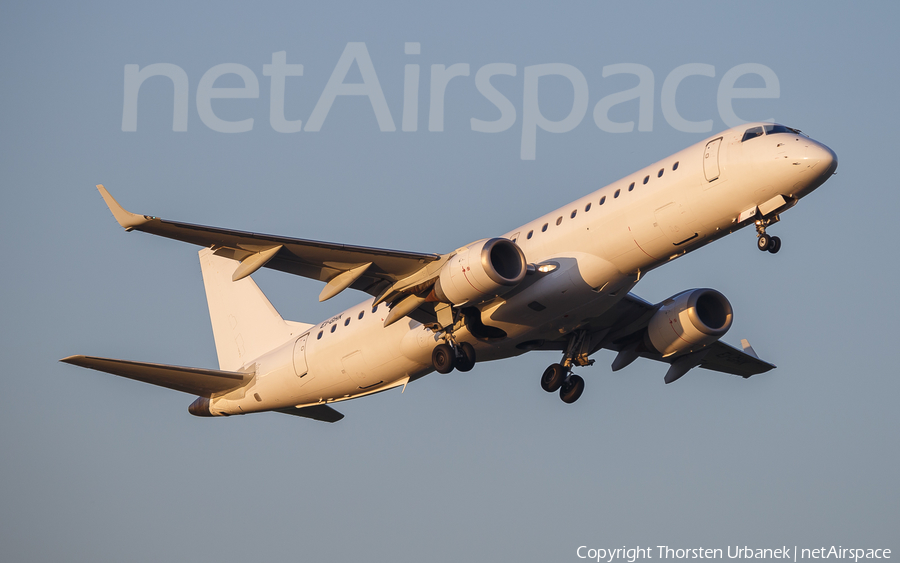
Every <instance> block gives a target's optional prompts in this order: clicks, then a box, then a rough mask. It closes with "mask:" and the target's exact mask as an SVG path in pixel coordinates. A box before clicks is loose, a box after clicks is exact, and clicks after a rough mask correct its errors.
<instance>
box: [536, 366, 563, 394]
mask: <svg viewBox="0 0 900 563" xmlns="http://www.w3.org/2000/svg"><path fill="white" fill-rule="evenodd" d="M565 378H566V368H564V367H562V366H561V365H559V364H553V365H552V366H550V367H548V368H547V369H545V370H544V375H542V376H541V388H542V389H543V390H544V391H546V392H548V393H553V392H554V391H556V390H557V389H559V388H560V386H561V385H562V384H563V380H564V379H565Z"/></svg>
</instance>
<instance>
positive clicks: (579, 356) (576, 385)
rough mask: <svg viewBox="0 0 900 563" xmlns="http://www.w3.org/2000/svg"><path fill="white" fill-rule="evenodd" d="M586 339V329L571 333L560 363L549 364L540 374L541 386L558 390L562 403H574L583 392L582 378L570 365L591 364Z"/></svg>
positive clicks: (549, 391) (550, 391) (592, 361)
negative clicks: (573, 371)
mask: <svg viewBox="0 0 900 563" xmlns="http://www.w3.org/2000/svg"><path fill="white" fill-rule="evenodd" d="M587 340H589V339H588V334H587V331H583V330H578V331H575V332H574V333H572V335H571V337H570V338H569V345H568V346H567V347H566V352H565V354H564V355H563V361H562V363H559V364H553V365H551V366H549V367H548V368H547V369H545V370H544V374H543V375H542V376H541V388H542V389H543V390H544V391H546V392H548V393H553V392H555V391H559V398H560V399H562V401H563V402H564V403H569V404H571V403H574V402H575V401H577V400H578V398H579V397H581V394H582V393H584V379H582V378H581V376H578V375H575V374H574V373H572V366H573V365H578V366H590V365H593V363H594V360H589V359H588V352H587V350H586V348H587V346H588V342H587Z"/></svg>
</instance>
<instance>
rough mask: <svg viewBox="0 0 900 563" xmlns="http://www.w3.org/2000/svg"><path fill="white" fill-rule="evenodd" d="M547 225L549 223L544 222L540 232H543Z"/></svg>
mask: <svg viewBox="0 0 900 563" xmlns="http://www.w3.org/2000/svg"><path fill="white" fill-rule="evenodd" d="M547 225H549V223H544V226H543V227H541V232H542V233H543V232H544V231H546V230H547Z"/></svg>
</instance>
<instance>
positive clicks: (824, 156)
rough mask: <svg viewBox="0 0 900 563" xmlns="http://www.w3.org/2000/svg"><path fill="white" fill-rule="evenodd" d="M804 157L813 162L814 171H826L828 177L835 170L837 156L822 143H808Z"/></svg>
mask: <svg viewBox="0 0 900 563" xmlns="http://www.w3.org/2000/svg"><path fill="white" fill-rule="evenodd" d="M806 157H807V158H808V159H809V160H811V161H813V162H815V165H814V166H815V168H816V170H823V171H826V173H827V174H829V175H830V174H833V173H834V171H835V170H837V162H838V160H837V155H836V154H835V153H834V151H833V150H831V149H830V148H828V147H826V146H825V145H823V144H822V143H816V142H813V143H810V145H809V146H808V147H807V149H806Z"/></svg>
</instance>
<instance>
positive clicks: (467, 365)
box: [456, 342, 475, 371]
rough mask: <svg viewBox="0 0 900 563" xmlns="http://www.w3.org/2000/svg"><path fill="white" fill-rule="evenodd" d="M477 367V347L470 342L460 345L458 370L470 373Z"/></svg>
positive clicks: (457, 359) (457, 362)
mask: <svg viewBox="0 0 900 563" xmlns="http://www.w3.org/2000/svg"><path fill="white" fill-rule="evenodd" d="M473 367H475V347H474V346H472V345H471V344H469V343H468V342H463V343H461V344H460V345H459V357H458V358H456V369H458V370H459V371H470V370H471V369H472V368H473Z"/></svg>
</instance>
